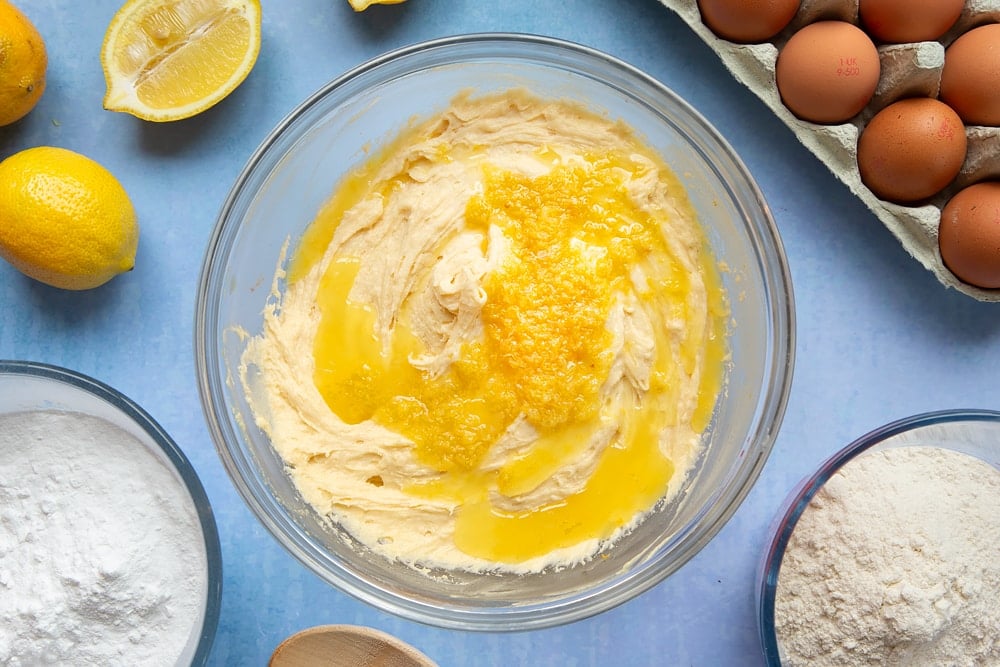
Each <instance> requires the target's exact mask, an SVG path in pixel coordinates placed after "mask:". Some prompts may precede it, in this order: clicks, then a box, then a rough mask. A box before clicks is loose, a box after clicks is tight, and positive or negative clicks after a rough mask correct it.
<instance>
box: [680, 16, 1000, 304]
mask: <svg viewBox="0 0 1000 667" xmlns="http://www.w3.org/2000/svg"><path fill="white" fill-rule="evenodd" d="M660 2H661V3H662V4H663V5H664V6H666V7H667V8H668V9H670V10H672V11H673V12H674V13H676V14H677V15H679V16H680V17H681V18H682V19H684V21H685V22H686V23H688V25H689V26H690V27H691V28H692V29H693V30H694V31H695V33H697V35H698V36H699V37H700V38H701V39H702V40H703V41H704V42H705V43H706V44H708V45H709V46H710V47H711V48H712V49H713V50H714V51H715V52H716V53H717V54H718V55H719V57H720V58H721V59H722V62H723V63H724V64H725V66H726V67H727V68H728V69H729V71H730V72H731V73H732V74H733V76H734V77H735V78H736V79H737V80H738V81H739V82H740V83H742V84H743V85H745V86H746V87H747V88H749V89H750V90H751V91H752V92H753V93H755V94H756V95H757V96H758V97H759V98H760V99H761V100H762V101H763V102H764V103H765V104H766V105H767V106H768V107H769V108H770V109H771V111H773V112H774V113H775V114H776V115H777V116H778V117H779V118H780V119H781V120H782V121H784V123H785V124H786V125H787V126H788V127H789V128H790V129H791V130H792V132H793V133H794V134H795V136H796V137H797V138H798V139H799V141H801V142H802V144H803V145H804V146H806V147H807V148H808V149H809V150H811V151H812V152H813V153H814V154H815V155H816V156H817V157H818V158H819V159H820V160H821V161H822V162H823V163H824V164H826V166H827V167H828V168H829V169H830V170H831V171H832V172H833V173H834V175H835V176H837V177H838V178H839V179H840V180H841V181H843V183H844V184H845V185H847V187H848V188H849V189H850V190H851V191H852V192H853V193H854V194H855V195H857V196H858V197H859V198H860V199H861V200H862V201H863V202H864V203H865V204H866V205H867V206H868V208H869V209H871V211H872V212H873V213H874V214H875V215H876V217H878V218H879V220H881V221H882V223H883V224H885V226H886V227H887V228H888V229H889V231H890V232H891V233H892V234H893V235H894V236H895V237H896V239H897V240H898V241H899V242H900V243H901V244H902V246H903V247H904V248H905V249H906V251H907V252H908V253H909V254H910V255H911V256H912V257H913V258H914V259H916V260H917V261H918V262H920V263H921V264H922V265H923V266H924V267H925V268H926V269H927V270H929V271H930V272H931V273H933V274H934V276H935V277H937V279H938V280H939V281H940V282H941V283H942V284H944V285H946V286H948V287H952V288H954V289H956V290H958V291H960V292H962V293H964V294H966V295H968V296H970V297H973V298H975V299H978V300H980V301H996V302H1000V290H996V289H992V290H990V289H981V288H979V287H975V286H973V285H969V284H967V283H964V282H962V281H960V280H959V279H958V278H956V277H955V276H954V275H953V274H952V273H951V272H950V271H949V270H948V269H947V267H946V266H945V265H944V262H943V261H942V260H941V254H940V251H939V250H938V223H939V222H940V217H941V208H942V207H943V206H944V204H945V203H947V201H948V199H950V198H951V196H952V195H953V194H955V192H957V191H958V190H959V189H961V188H962V187H964V186H966V185H970V184H972V183H974V182H976V181H981V180H985V179H991V178H992V179H1000V128H997V127H979V126H967V127H966V136H967V139H968V153H967V155H966V159H965V163H964V165H963V166H962V169H961V171H960V173H959V175H958V176H957V177H956V178H955V180H954V181H953V182H952V183H951V184H950V185H949V186H948V187H947V188H945V189H944V190H943V191H942V192H940V193H938V194H937V195H936V196H935V197H934V198H932V199H931V200H929V201H928V202H927V203H925V204H922V205H920V206H902V205H899V204H895V203H892V202H888V201H884V200H882V199H879V198H878V197H876V196H875V195H874V194H872V192H871V190H869V189H868V188H867V187H866V186H865V185H864V184H863V183H862V182H861V174H860V172H859V171H858V166H857V143H858V136H859V135H860V133H861V130H862V129H863V128H864V127H865V125H866V124H867V122H868V121H869V120H870V119H871V117H872V116H874V115H875V114H876V113H877V112H878V111H879V110H881V109H883V108H885V107H886V106H888V105H889V104H891V103H893V102H895V101H896V100H899V99H901V98H904V97H916V96H926V97H937V93H938V88H939V84H940V81H941V69H942V67H943V66H944V51H945V48H946V47H947V46H948V45H949V44H951V42H953V41H954V40H955V39H957V38H958V37H959V36H960V35H962V34H963V33H965V32H967V31H968V30H971V29H972V28H974V27H977V26H979V25H983V24H986V23H998V22H1000V0H967V2H966V3H965V9H964V10H963V12H962V15H961V17H960V18H959V19H958V21H957V22H956V24H955V25H954V26H953V27H952V28H951V29H950V30H949V31H948V33H947V34H945V35H944V36H942V37H941V38H940V39H939V40H937V41H929V42H915V43H908V44H891V45H881V46H878V52H879V58H880V61H881V75H880V77H879V82H878V87H877V89H876V91H875V94H874V96H873V98H872V100H871V101H870V102H869V104H868V106H867V107H866V108H865V109H864V110H863V111H861V112H860V113H859V114H858V115H857V116H855V117H854V118H852V119H851V120H850V121H848V122H845V123H840V124H836V125H820V124H816V123H810V122H808V121H803V120H800V119H799V118H798V117H796V116H795V115H793V114H792V113H791V112H790V111H789V110H788V109H787V108H786V107H785V105H784V104H783V103H782V102H781V97H780V95H779V94H778V89H777V87H776V85H775V79H774V71H775V64H776V62H777V58H778V51H779V50H780V49H781V47H782V46H783V45H784V43H785V42H787V41H788V38H789V37H791V36H792V35H793V34H794V33H795V31H797V30H798V29H799V28H801V27H803V26H805V25H807V24H809V23H813V22H815V21H820V20H841V21H847V22H849V23H852V24H854V25H857V26H859V27H861V26H860V23H859V19H858V0H802V3H801V5H800V7H799V10H798V12H797V13H796V15H795V17H794V18H793V19H792V21H791V23H789V25H788V26H787V27H786V28H785V29H784V30H783V31H782V32H781V33H779V34H778V35H777V36H775V37H774V38H773V39H771V40H769V41H767V42H764V43H760V44H737V43H734V42H730V41H727V40H725V39H721V38H719V37H718V36H716V35H715V33H713V32H712V31H711V30H710V29H709V28H708V27H707V26H706V25H705V24H704V23H702V20H701V14H700V12H699V10H698V5H697V0H660ZM876 44H877V42H876Z"/></svg>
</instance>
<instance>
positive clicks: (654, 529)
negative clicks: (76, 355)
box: [195, 34, 794, 630]
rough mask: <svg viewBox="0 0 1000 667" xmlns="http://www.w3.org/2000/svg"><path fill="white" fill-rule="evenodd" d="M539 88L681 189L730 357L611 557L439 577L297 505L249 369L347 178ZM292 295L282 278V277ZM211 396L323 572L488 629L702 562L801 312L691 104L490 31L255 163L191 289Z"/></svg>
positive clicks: (255, 479) (413, 68)
mask: <svg viewBox="0 0 1000 667" xmlns="http://www.w3.org/2000/svg"><path fill="white" fill-rule="evenodd" d="M515 87H516V88H523V89H527V90H528V91H529V92H532V93H534V94H536V95H538V96H541V97H549V98H561V99H569V100H573V101H576V102H578V103H582V104H583V105H585V106H587V107H588V108H590V109H591V110H593V111H595V112H597V113H603V114H606V115H607V117H609V118H613V119H620V120H622V121H624V122H625V123H627V124H628V125H629V126H631V128H633V130H635V131H636V133H637V134H638V135H639V136H641V137H642V138H643V139H644V140H645V141H646V142H647V144H648V145H650V146H651V147H652V148H654V149H655V150H657V151H659V153H660V154H661V155H662V156H663V158H664V159H665V160H666V162H667V164H669V165H670V166H671V168H672V169H673V171H674V173H675V174H676V175H677V176H678V177H679V178H680V179H681V181H682V182H683V184H684V186H685V187H686V188H687V193H688V196H689V197H690V199H691V202H692V204H693V206H694V208H695V210H696V211H697V213H698V215H699V216H700V218H701V223H702V225H703V226H704V228H705V230H706V233H707V237H708V240H709V242H710V243H711V245H712V248H713V250H714V252H715V255H716V257H717V259H718V260H720V261H721V262H724V263H725V266H726V270H725V271H724V274H723V280H724V286H725V288H726V289H727V291H728V293H729V295H730V301H731V310H732V323H733V324H732V327H731V329H732V330H731V332H730V339H729V344H730V348H731V363H730V364H729V368H728V371H727V377H726V388H725V391H724V393H723V395H722V397H721V399H720V401H719V404H718V406H717V408H716V412H715V415H714V418H713V420H712V423H711V425H710V427H709V429H708V430H707V432H706V435H705V441H706V446H705V447H704V450H703V454H702V455H701V456H700V457H699V459H698V461H697V463H696V467H695V469H694V471H693V473H692V474H691V475H689V476H688V479H687V483H686V484H685V485H684V487H683V488H682V490H681V492H680V493H678V494H677V495H676V497H675V499H674V501H673V502H670V503H668V504H666V506H664V507H661V508H660V509H658V510H657V511H656V512H655V513H653V514H652V515H651V516H649V517H648V519H647V520H645V521H644V522H643V523H642V524H641V525H640V526H639V527H638V528H637V529H636V530H635V531H633V532H631V533H630V534H628V535H627V536H625V537H624V538H623V539H621V540H620V541H619V542H618V543H617V544H616V545H615V546H614V547H613V549H612V550H611V551H610V552H609V554H608V556H609V557H608V558H596V559H592V560H591V561H590V562H587V563H585V564H581V565H579V566H575V567H570V568H566V569H564V570H561V571H557V572H552V571H546V572H543V573H540V574H534V575H519V576H515V575H510V576H502V575H490V576H486V575H473V574H463V573H460V572H452V573H449V576H447V577H439V578H431V577H428V576H426V575H424V574H421V573H419V572H417V571H415V570H414V569H412V568H410V567H407V566H404V565H401V564H399V563H396V562H390V561H389V560H388V559H386V558H383V557H381V556H378V555H376V554H374V553H372V552H370V551H367V550H365V549H363V548H359V547H358V546H357V545H353V544H352V542H351V539H350V538H349V536H347V535H345V534H343V533H342V532H341V531H338V530H337V529H336V528H331V527H330V526H328V525H327V523H326V522H324V520H323V519H322V517H320V516H318V515H317V513H316V512H315V511H313V510H312V508H311V507H310V506H308V505H307V504H306V503H305V502H304V501H303V500H302V498H301V497H300V495H299V493H298V492H297V491H296V489H295V487H294V484H293V483H292V480H291V479H290V478H289V476H288V475H287V474H286V471H285V467H284V465H283V462H282V460H281V459H280V457H279V456H278V455H277V454H276V453H275V451H274V449H273V448H272V446H271V443H270V442H269V441H268V438H267V436H266V435H265V434H264V433H263V432H261V430H260V429H258V428H257V426H256V425H255V423H254V419H253V415H252V414H251V413H250V410H249V408H248V405H247V402H246V399H245V397H244V396H243V395H242V391H241V388H240V386H239V381H238V375H237V368H238V366H239V363H240V355H241V353H242V351H243V348H244V345H245V339H244V337H243V336H244V332H245V333H248V334H250V335H255V334H257V333H259V332H260V330H261V324H262V313H263V311H264V310H265V304H266V302H267V299H268V296H269V290H270V287H271V286H272V284H274V276H275V269H276V267H277V266H278V263H279V254H280V252H281V248H282V246H283V244H285V242H286V240H289V241H290V245H291V247H292V248H294V247H295V244H296V242H297V241H298V239H299V238H300V236H301V234H302V233H303V231H304V230H305V229H306V227H307V226H308V225H309V224H310V222H311V221H312V220H313V218H314V217H315V216H316V214H317V212H318V211H319V210H320V208H321V206H322V205H323V203H324V202H325V201H326V200H327V199H328V198H329V197H330V196H331V194H332V193H333V189H334V187H335V185H336V183H337V182H338V180H339V179H340V177H341V176H343V175H344V174H346V173H347V172H348V171H349V170H351V169H352V168H353V167H356V166H358V165H359V164H360V163H362V162H363V161H364V160H365V158H366V157H367V156H368V155H369V153H370V151H371V149H372V148H373V147H377V146H378V145H379V144H380V143H381V142H383V141H386V140H388V139H390V138H391V137H393V136H394V135H395V134H396V133H397V132H398V131H400V130H401V129H403V128H404V127H405V126H406V124H407V123H408V122H409V121H411V120H412V119H413V118H420V117H424V116H427V115H429V114H431V113H433V112H435V111H440V110H443V108H444V107H445V105H447V104H448V102H449V100H450V99H451V98H452V97H454V96H455V95H456V94H458V93H459V92H462V91H466V90H472V91H475V92H478V93H486V92H490V91H500V90H506V89H510V88H515ZM278 285H279V287H280V283H279V284H278ZM195 328H196V331H195V353H196V363H197V369H198V380H199V390H200V392H201V398H202V403H203V406H204V410H205V415H206V417H207V420H208V423H209V427H210V430H211V433H212V436H213V438H214V439H215V443H216V445H217V447H218V450H219V454H220V456H221V458H222V461H223V463H224V465H225V467H226V470H227V471H228V473H229V475H230V476H231V477H232V480H233V483H234V484H235V486H236V488H237V489H238V491H239V493H240V494H241V495H242V496H243V498H244V500H245V501H246V502H247V504H248V505H249V506H250V508H251V509H252V510H253V512H254V513H255V514H256V515H257V517H258V518H259V519H260V520H261V522H262V523H263V524H264V525H265V526H266V527H267V529H268V530H270V531H271V532H272V533H273V534H274V536H275V537H276V538H277V539H278V540H279V541H280V542H281V543H282V544H283V545H284V546H285V548H287V549H288V550H289V551H290V552H291V553H292V554H294V555H295V556H296V557H297V558H299V559H300V560H301V561H302V562H303V563H304V564H306V565H307V566H308V567H309V568H311V569H312V570H313V571H315V572H316V573H317V574H318V575H320V576H321V577H322V578H323V579H325V580H326V581H328V582H330V583H331V584H333V585H335V586H337V587H339V588H340V589H342V590H344V591H346V592H347V593H349V594H351V595H354V596H355V597H357V598H360V599H361V600H364V601H366V602H368V603H371V604H373V605H375V606H377V607H379V608H382V609H384V610H387V611H390V612H393V613H396V614H399V615H401V616H404V617H407V618H410V619H415V620H419V621H423V622H426V623H431V624H436V625H441V626H446V627H455V628H464V629H480V630H513V629H526V628H537V627H544V626H548V625H554V624H557V623H563V622H568V621H572V620H575V619H580V618H583V617H585V616H589V615H591V614H595V613H597V612H600V611H603V610H605V609H608V608H610V607H612V606H614V605H617V604H619V603H622V602H624V601H626V600H628V599H630V598H632V597H634V596H635V595H637V594H639V593H641V592H642V591H644V590H646V589H648V588H650V587H651V586H654V585H655V584H656V583H658V582H659V581H661V580H663V579H664V578H665V577H666V576H668V575H670V574H671V573H672V572H674V571H676V570H677V569H678V568H679V567H681V565H683V564H684V563H685V562H686V561H688V560H689V559H690V558H691V557H692V556H694V554H695V553H697V552H698V551H699V550H700V549H701V548H702V547H703V546H704V545H705V544H706V543H707V542H708V541H709V540H710V539H711V538H712V537H713V536H714V535H715V534H716V533H717V532H718V531H719V529H720V528H721V527H722V526H723V524H724V523H725V522H726V521H727V520H728V519H729V517H730V516H732V514H733V513H734V512H735V511H736V509H737V507H738V506H739V504H740V502H741V501H742V500H743V498H744V497H745V496H746V494H747V492H748V491H749V489H750V487H751V485H752V484H753V483H754V481H755V480H756V478H757V476H758V474H759V472H760V470H761V467H762V466H763V465H764V462H765V460H766V458H767V456H768V453H769V452H770V450H771V446H772V443H773V440H774V437H775V434H776V432H777V430H778V426H779V424H780V422H781V418H782V416H783V412H784V408H785V403H786V398H787V395H788V390H789V384H790V382H791V375H792V365H793V350H794V315H793V299H792V291H791V285H790V281H789V275H788V269H787V265H786V262H785V258H784V252H783V249H782V246H781V242H780V239H779V237H778V233H777V230H776V229H775V226H774V222H773V220H772V218H771V215H770V212H769V210H768V208H767V205H766V203H765V202H764V199H763V197H762V196H761V193H760V192H759V190H758V188H757V186H756V184H755V183H754V181H753V179H752V177H751V176H750V174H749V173H748V172H747V169H746V167H745V166H744V165H743V163H742V162H741V161H740V160H739V158H738V157H737V156H736V155H735V154H734V153H733V151H732V149H731V148H730V147H729V145H728V144H727V143H726V142H725V140H723V139H722V138H721V137H720V136H719V134H718V133H717V132H716V131H715V130H714V129H713V128H712V127H711V126H710V125H709V124H708V122H707V121H706V120H705V119H704V118H702V117H701V116H700V115H699V114H698V113H697V112H695V111H694V110H693V109H691V107H689V106H688V105H687V104H686V103H685V102H684V101H683V100H681V99H679V98H678V97H677V96H676V95H675V94H674V93H672V92H671V91H670V90H668V89H667V88H665V87H664V86H663V85H661V84H660V83H658V82H657V81H655V80H654V79H652V78H650V77H649V76H647V75H645V74H643V73H641V72H639V71H637V70H636V69H634V68H633V67H631V66H629V65H627V64H625V63H623V62H621V61H619V60H616V59H614V58H612V57H610V56H607V55H604V54H602V53H599V52H597V51H594V50H592V49H589V48H586V47H582V46H578V45H575V44H571V43H567V42H563V41H558V40H555V39H549V38H544V37H536V36H526V35H511V34H482V35H468V36H459V37H450V38H446V39H441V40H436V41H431V42H426V43H422V44H417V45H414V46H410V47H408V48H403V49H401V50H398V51H395V52H392V53H389V54H387V55H384V56H382V57H379V58H376V59H374V60H372V61H370V62H368V63H365V64H363V65H361V66H359V67H358V68H356V69H354V70H352V71H350V72H348V73H347V74H345V75H344V76H342V77H340V78H339V79H337V80H335V81H333V82H331V83H330V84H328V85H326V86H325V87H323V88H322V89H321V90H319V91H318V92H317V93H316V94H314V95H313V96H312V97H310V98H309V99H308V100H306V101H305V102H303V103H302V104H301V105H299V107H298V108H296V109H295V110H294V111H293V112H292V113H291V114H290V115H289V116H288V117H287V118H286V119H285V120H283V121H282V122H281V123H280V124H279V125H278V126H277V127H276V128H275V129H274V131H273V132H272V133H271V134H270V136H268V138H267V139H266V140H265V141H264V143H263V144H262V145H261V146H260V148H259V149H258V150H257V151H256V152H255V153H254V155H253V156H252V157H251V158H250V161H249V163H248V164H247V166H246V167H245V169H244V170H243V172H242V173H241V174H240V176H239V178H238V179H237V181H236V184H235V185H234V187H233V189H232V191H231V192H230V194H229V197H228V199H227V200H226V202H225V204H224V206H223V208H222V210H221V213H220V215H219V218H218V222H217V224H216V227H215V230H214V233H213V235H212V238H211V241H210V243H209V246H208V249H207V254H206V256H205V261H204V266H203V269H202V275H201V283H200V287H199V291H198V296H197V311H196V323H195Z"/></svg>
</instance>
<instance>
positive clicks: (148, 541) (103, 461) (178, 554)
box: [0, 411, 207, 666]
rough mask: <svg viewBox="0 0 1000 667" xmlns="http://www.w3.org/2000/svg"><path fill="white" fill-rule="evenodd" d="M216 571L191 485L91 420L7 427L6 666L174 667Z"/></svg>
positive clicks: (2, 457) (35, 416)
mask: <svg viewBox="0 0 1000 667" xmlns="http://www.w3.org/2000/svg"><path fill="white" fill-rule="evenodd" d="M206 594H207V560H206V555H205V549H204V541H203V538H202V535H201V528H200V525H199V523H198V518H197V514H196V512H195V508H194V506H193V504H192V502H191V500H190V498H189V497H188V496H187V493H186V490H185V489H184V487H183V485H182V483H181V482H180V480H179V479H178V478H177V477H176V476H175V475H174V473H173V471H171V470H170V469H168V468H167V466H166V465H164V463H162V462H161V461H160V460H159V459H158V458H156V456H155V455H154V454H153V453H152V452H151V451H150V450H149V449H147V448H146V447H145V446H144V445H143V444H142V443H140V442H138V441H137V440H136V439H135V438H134V437H133V436H132V435H131V434H129V433H126V432H125V431H123V430H122V429H120V428H118V427H117V426H115V425H113V424H111V423H109V422H107V421H104V420H102V419H98V418H96V417H91V416H87V415H83V414H77V413H63V412H45V411H39V412H23V413H14V414H7V415H2V416H0V664H2V665H11V666H18V665H38V664H58V665H114V664H121V665H125V664H128V665H170V664H173V663H174V662H175V661H176V660H178V658H179V657H180V656H181V654H182V652H183V651H185V648H186V645H187V644H188V643H189V641H190V640H191V639H192V637H197V635H198V633H199V631H200V625H201V623H200V621H201V617H202V613H203V606H204V602H205V598H206Z"/></svg>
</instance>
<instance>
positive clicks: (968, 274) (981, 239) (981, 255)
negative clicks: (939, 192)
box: [938, 181, 1000, 289]
mask: <svg viewBox="0 0 1000 667" xmlns="http://www.w3.org/2000/svg"><path fill="white" fill-rule="evenodd" d="M938 247H939V248H940V250H941V259H943V260H944V263H945V266H947V267H948V270H950V271H951V272H952V273H954V274H955V276H956V277H958V279H959V280H961V281H963V282H966V283H969V284H970V285H976V286H978V287H983V288H986V289H1000V181H990V182H986V183H976V184H975V185H970V186H969V187H967V188H965V189H964V190H962V191H960V192H959V193H958V194H957V195H955V196H954V197H952V198H951V201H949V202H948V204H947V205H945V207H944V209H943V210H942V211H941V226H940V227H939V228H938Z"/></svg>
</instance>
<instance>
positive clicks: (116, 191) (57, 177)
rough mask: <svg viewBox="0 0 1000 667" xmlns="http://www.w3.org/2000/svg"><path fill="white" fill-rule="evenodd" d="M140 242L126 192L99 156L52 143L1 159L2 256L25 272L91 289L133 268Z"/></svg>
mask: <svg viewBox="0 0 1000 667" xmlns="http://www.w3.org/2000/svg"><path fill="white" fill-rule="evenodd" d="M138 243H139V226H138V224H137V222H136V215H135V209H134V208H133V207H132V202H131V201H130V200H129V198H128V194H127V193H126V192H125V189H124V188H123V187H122V185H121V183H119V182H118V180H117V179H116V178H115V177H114V176H113V175H112V174H111V172H109V171H108V170H107V169H105V168H104V167H102V166H101V165H99V164H98V163H97V162H95V161H93V160H91V159H90V158H88V157H86V156H84V155H80V154H79V153H74V152H73V151H70V150H66V149H65V148H54V147H51V146H39V147H37V148H29V149H27V150H24V151H21V152H20V153H15V154H14V155H11V156H10V157H9V158H7V159H6V160H4V161H3V162H0V256H2V257H3V258H4V259H6V260H7V261H8V262H10V263H11V264H13V265H14V266H15V267H16V268H17V269H18V270H19V271H21V272H22V273H24V274H25V275H28V276H30V277H32V278H34V279H35V280H40V281H41V282H43V283H47V284H49V285H52V286H54V287H60V288H62V289H69V290H84V289H90V288H93V287H97V286H99V285H103V284H104V283H106V282H107V281H109V280H111V279H112V278H113V277H115V276H116V275H118V274H119V273H122V272H124V271H129V270H131V269H132V267H133V266H134V265H135V251H136V247H137V246H138Z"/></svg>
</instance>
